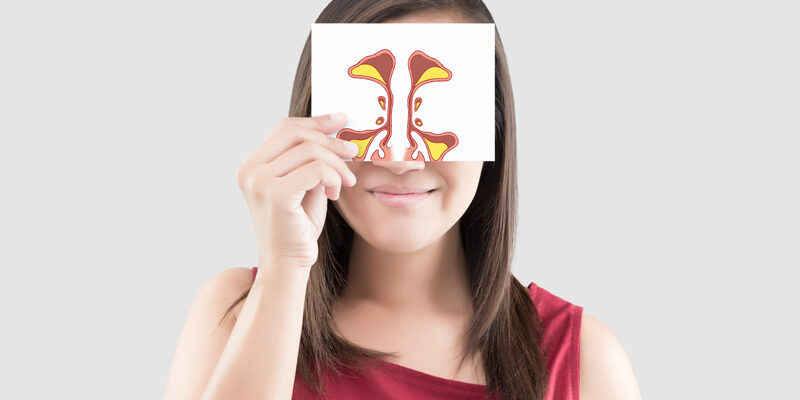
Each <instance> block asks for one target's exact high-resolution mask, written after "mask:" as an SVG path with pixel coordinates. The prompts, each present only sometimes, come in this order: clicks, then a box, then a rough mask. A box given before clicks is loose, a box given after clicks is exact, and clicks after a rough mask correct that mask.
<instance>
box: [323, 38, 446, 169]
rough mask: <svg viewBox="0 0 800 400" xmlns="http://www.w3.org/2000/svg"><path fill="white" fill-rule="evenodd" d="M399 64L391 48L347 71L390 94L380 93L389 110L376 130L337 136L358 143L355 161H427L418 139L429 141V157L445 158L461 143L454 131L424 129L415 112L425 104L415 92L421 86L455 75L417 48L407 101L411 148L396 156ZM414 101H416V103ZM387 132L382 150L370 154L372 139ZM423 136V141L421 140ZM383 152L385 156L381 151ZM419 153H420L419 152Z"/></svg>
mask: <svg viewBox="0 0 800 400" xmlns="http://www.w3.org/2000/svg"><path fill="white" fill-rule="evenodd" d="M394 67H395V57H394V54H392V52H391V51H389V50H388V49H383V50H380V51H378V52H377V53H375V54H372V55H369V56H366V57H364V58H362V59H361V60H360V61H359V62H357V63H356V64H355V65H353V66H351V67H350V68H349V69H348V70H347V74H348V75H349V76H350V77H352V78H357V79H368V80H371V81H373V82H375V83H377V84H379V85H381V87H383V89H384V90H385V91H386V97H384V96H378V99H377V100H378V104H379V105H380V107H381V110H383V111H385V116H384V115H381V116H378V117H377V118H376V120H375V124H376V125H378V126H377V127H376V128H375V129H366V130H361V131H357V130H353V129H349V128H345V129H342V130H341V131H339V133H338V134H337V135H336V137H337V138H339V139H343V140H349V141H351V142H353V143H355V144H357V145H358V154H356V156H355V157H353V160H356V161H364V160H365V159H367V157H369V160H370V161H376V160H378V161H381V160H389V161H403V160H408V161H417V160H425V157H424V156H423V155H422V153H421V152H419V151H417V147H418V144H417V143H418V142H420V143H424V144H425V150H426V151H427V154H428V157H427V160H430V161H443V160H444V156H445V154H447V153H448V152H449V151H450V150H452V149H453V148H455V147H456V146H458V136H456V134H455V133H453V132H443V133H434V132H427V131H424V130H422V129H421V127H422V120H421V119H420V118H415V117H414V113H415V112H417V111H418V110H419V109H420V106H421V105H422V98H421V97H417V98H414V94H415V93H416V91H417V89H419V88H420V86H422V85H424V84H426V83H431V82H444V81H449V80H450V79H451V78H452V73H451V71H450V70H449V69H447V68H445V67H444V66H443V65H442V64H441V63H440V62H439V61H438V60H436V59H435V58H432V57H430V56H428V55H427V54H425V53H424V52H422V51H420V50H416V51H414V52H413V53H412V54H411V56H409V57H408V72H409V74H410V76H411V90H410V92H409V94H408V98H407V100H406V102H407V106H408V108H407V109H408V116H407V124H406V126H407V127H408V128H407V130H406V138H407V139H408V140H407V141H408V143H409V144H410V148H408V149H406V148H403V149H400V150H401V151H400V152H397V153H396V154H401V155H402V156H401V157H400V158H399V159H392V157H391V154H392V151H391V149H390V147H389V139H390V138H391V136H392V112H391V111H392V106H393V105H394V95H393V93H392V83H391V82H392V74H393V72H394ZM412 101H413V103H412ZM383 131H385V132H386V135H385V136H384V137H383V139H381V141H380V143H379V144H378V145H379V147H380V150H381V151H380V152H379V151H378V149H375V150H374V151H372V154H371V155H369V154H367V151H368V150H369V149H370V144H371V143H372V141H373V140H374V139H375V138H376V137H377V136H378V134H380V133H381V132H383ZM417 137H418V138H420V139H421V140H418V139H417ZM381 152H382V153H383V155H381V154H380V153H381ZM415 153H416V154H415Z"/></svg>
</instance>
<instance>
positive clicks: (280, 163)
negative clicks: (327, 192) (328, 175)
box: [266, 141, 356, 186]
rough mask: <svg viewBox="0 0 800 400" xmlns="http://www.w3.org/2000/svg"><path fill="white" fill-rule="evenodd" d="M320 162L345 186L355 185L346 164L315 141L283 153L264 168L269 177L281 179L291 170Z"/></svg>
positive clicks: (351, 173) (353, 177) (354, 178)
mask: <svg viewBox="0 0 800 400" xmlns="http://www.w3.org/2000/svg"><path fill="white" fill-rule="evenodd" d="M313 160H320V161H323V162H324V163H325V164H327V165H328V166H329V167H331V168H332V169H333V170H334V171H336V173H338V174H339V177H340V179H341V181H342V182H343V183H344V184H345V185H347V186H353V185H355V184H356V177H355V175H353V172H352V171H350V168H348V167H347V164H345V162H344V161H343V160H342V159H341V158H339V157H338V156H337V155H336V154H334V153H333V152H332V151H331V150H330V147H328V148H326V147H324V146H323V145H320V144H319V143H317V141H307V142H303V143H301V144H298V145H297V146H294V147H292V148H291V149H289V150H287V151H285V152H283V153H282V154H281V155H279V156H278V157H276V158H275V159H274V160H272V162H270V163H269V164H268V165H267V166H266V170H267V171H269V172H268V173H269V174H270V175H271V176H276V177H282V176H284V175H286V174H288V173H289V172H291V171H292V170H293V169H295V168H298V167H300V166H302V165H305V164H308V163H309V162H311V161H313Z"/></svg>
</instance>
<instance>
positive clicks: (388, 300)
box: [342, 223, 472, 315]
mask: <svg viewBox="0 0 800 400" xmlns="http://www.w3.org/2000/svg"><path fill="white" fill-rule="evenodd" d="M342 296H343V297H349V298H351V299H356V300H359V301H368V302H370V303H372V304H374V305H376V306H379V307H381V308H384V309H391V310H393V311H403V310H407V311H413V312H425V311H433V312H447V313H457V314H462V315H463V312H464V310H465V308H466V307H468V309H469V310H471V307H472V303H471V294H470V290H469V280H468V275H467V263H466V257H465V256H464V250H463V248H462V246H461V234H460V230H459V224H458V223H456V224H455V225H454V226H453V227H452V228H451V229H450V230H448V231H447V232H446V233H445V234H444V235H443V236H442V237H441V238H440V239H439V240H438V241H436V242H433V243H431V244H429V245H427V246H425V247H423V248H420V249H417V250H415V251H412V252H408V253H391V252H387V251H384V250H381V249H378V248H375V247H373V246H371V245H370V244H369V243H367V242H366V241H365V240H364V239H363V238H362V237H360V236H359V235H358V234H354V235H353V248H352V251H351V253H350V268H349V275H348V277H347V286H346V288H345V290H344V293H343V294H342Z"/></svg>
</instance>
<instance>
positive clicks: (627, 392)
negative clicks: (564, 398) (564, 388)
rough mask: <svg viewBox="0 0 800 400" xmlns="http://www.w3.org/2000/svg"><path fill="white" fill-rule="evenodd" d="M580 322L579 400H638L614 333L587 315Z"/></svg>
mask: <svg viewBox="0 0 800 400" xmlns="http://www.w3.org/2000/svg"><path fill="white" fill-rule="evenodd" d="M581 321H582V322H581V354H580V398H581V400H601V399H602V400H605V399H619V400H641V398H642V395H641V393H640V391H639V385H638V383H637V382H636V376H635V375H634V373H633V367H632V366H631V363H630V360H629V359H628V355H627V354H626V353H625V349H624V348H623V347H622V343H620V341H619V339H617V336H616V335H615V334H614V332H613V331H611V329H610V328H609V327H608V326H606V325H605V324H603V323H602V322H600V321H598V320H597V319H595V318H594V317H592V316H590V315H587V314H586V313H584V314H583V317H582V318H581Z"/></svg>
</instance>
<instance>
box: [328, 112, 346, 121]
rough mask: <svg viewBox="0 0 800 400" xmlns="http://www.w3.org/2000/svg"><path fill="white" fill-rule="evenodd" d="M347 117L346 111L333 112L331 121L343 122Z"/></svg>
mask: <svg viewBox="0 0 800 400" xmlns="http://www.w3.org/2000/svg"><path fill="white" fill-rule="evenodd" d="M345 118H346V116H345V115H344V113H336V114H331V121H333V122H343V121H344V120H345Z"/></svg>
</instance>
